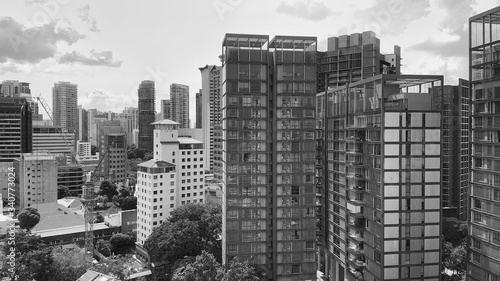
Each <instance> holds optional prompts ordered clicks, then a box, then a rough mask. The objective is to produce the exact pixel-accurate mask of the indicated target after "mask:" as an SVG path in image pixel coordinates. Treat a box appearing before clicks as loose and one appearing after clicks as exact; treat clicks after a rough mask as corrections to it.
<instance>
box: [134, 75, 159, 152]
mask: <svg viewBox="0 0 500 281" xmlns="http://www.w3.org/2000/svg"><path fill="white" fill-rule="evenodd" d="M138 111H139V119H138V129H139V140H138V141H139V142H138V144H137V147H139V148H143V149H146V150H148V151H153V125H151V123H153V122H154V121H155V82H154V81H149V80H145V81H142V82H141V84H140V85H139V107H138Z"/></svg>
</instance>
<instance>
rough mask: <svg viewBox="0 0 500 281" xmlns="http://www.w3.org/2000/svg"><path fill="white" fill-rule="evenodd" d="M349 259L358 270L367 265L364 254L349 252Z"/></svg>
mask: <svg viewBox="0 0 500 281" xmlns="http://www.w3.org/2000/svg"><path fill="white" fill-rule="evenodd" d="M348 261H349V264H350V265H352V267H353V268H354V269H357V270H362V269H363V268H364V267H365V266H366V264H365V256H364V255H352V254H350V253H349V258H348Z"/></svg>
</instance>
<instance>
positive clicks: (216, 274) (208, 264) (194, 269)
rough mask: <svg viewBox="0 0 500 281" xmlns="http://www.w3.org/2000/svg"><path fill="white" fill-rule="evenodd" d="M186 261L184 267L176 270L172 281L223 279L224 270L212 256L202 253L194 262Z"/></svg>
mask: <svg viewBox="0 0 500 281" xmlns="http://www.w3.org/2000/svg"><path fill="white" fill-rule="evenodd" d="M185 260H186V261H187V262H186V263H185V264H184V265H181V266H179V267H178V268H177V269H175V271H174V273H173V276H172V281H197V280H204V281H218V280H221V279H222V276H223V274H224V272H223V269H222V267H221V265H220V264H219V263H218V262H217V261H216V260H215V257H214V256H213V255H212V254H210V253H208V252H206V251H202V253H201V254H200V255H198V256H196V259H195V260H194V261H193V260H192V259H185ZM189 261H191V262H189ZM234 280H240V279H234Z"/></svg>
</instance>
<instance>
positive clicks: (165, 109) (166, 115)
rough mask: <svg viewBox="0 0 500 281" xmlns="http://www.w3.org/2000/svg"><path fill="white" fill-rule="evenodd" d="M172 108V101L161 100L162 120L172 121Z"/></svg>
mask: <svg viewBox="0 0 500 281" xmlns="http://www.w3.org/2000/svg"><path fill="white" fill-rule="evenodd" d="M170 108H171V103H170V100H161V115H160V120H158V121H161V120H163V119H169V120H170V119H171V118H172V116H171V114H170Z"/></svg>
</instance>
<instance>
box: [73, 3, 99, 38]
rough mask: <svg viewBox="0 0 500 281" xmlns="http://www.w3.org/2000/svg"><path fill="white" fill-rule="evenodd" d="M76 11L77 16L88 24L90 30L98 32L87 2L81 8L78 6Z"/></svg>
mask: <svg viewBox="0 0 500 281" xmlns="http://www.w3.org/2000/svg"><path fill="white" fill-rule="evenodd" d="M77 12H78V17H79V18H80V19H81V20H83V21H84V22H86V23H87V24H89V25H90V31H92V32H99V29H98V28H97V22H96V20H95V18H93V17H91V16H90V5H89V4H87V5H85V6H83V7H81V8H78V10H77Z"/></svg>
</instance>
